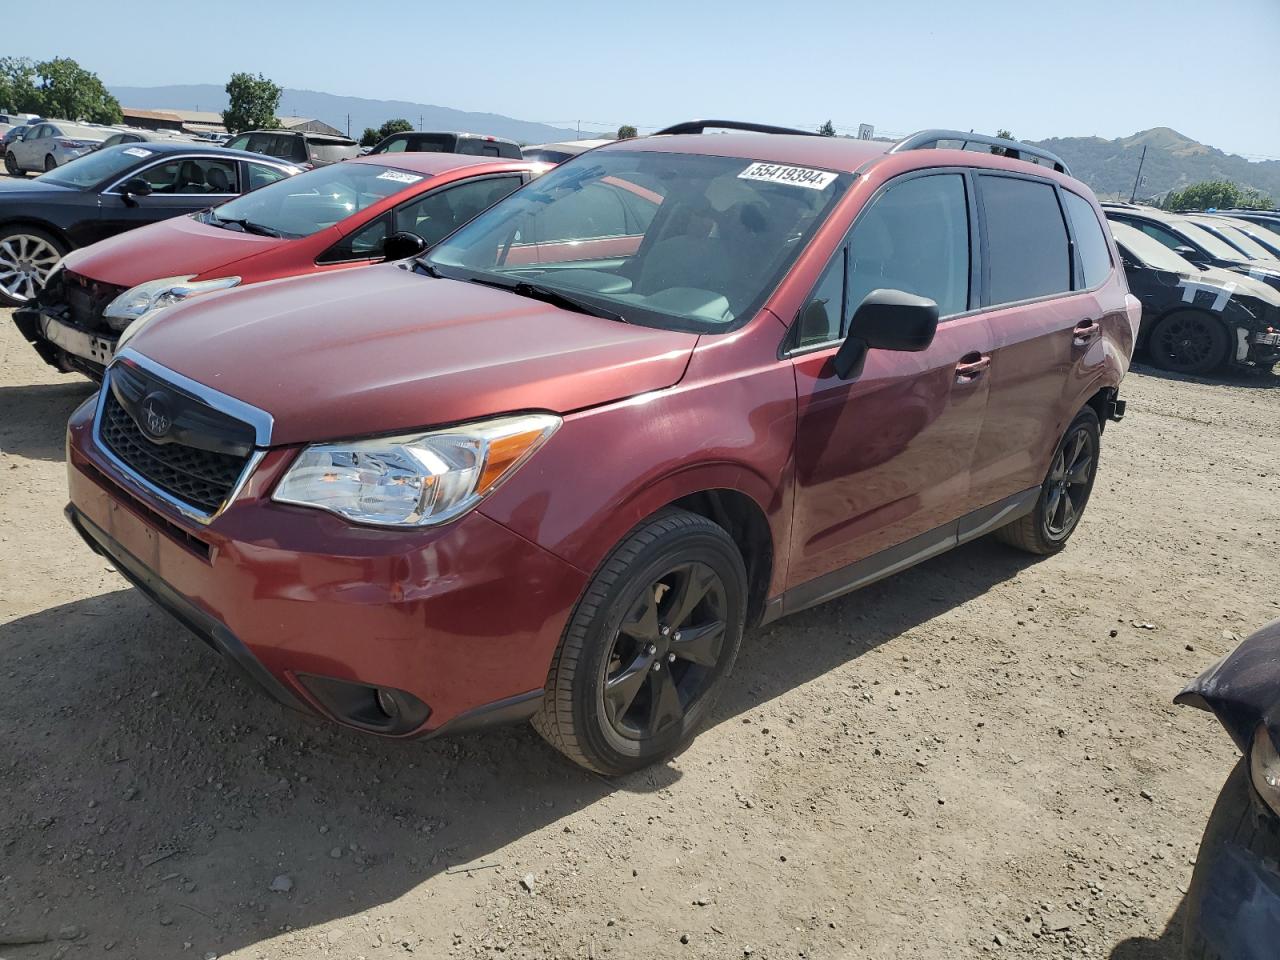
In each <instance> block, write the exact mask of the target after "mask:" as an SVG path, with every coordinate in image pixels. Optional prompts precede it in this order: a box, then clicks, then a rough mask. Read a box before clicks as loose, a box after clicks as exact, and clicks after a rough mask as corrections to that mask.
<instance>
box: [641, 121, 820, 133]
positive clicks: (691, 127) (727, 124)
mask: <svg viewBox="0 0 1280 960" xmlns="http://www.w3.org/2000/svg"><path fill="white" fill-rule="evenodd" d="M708 128H711V129H713V130H746V131H748V132H749V133H784V134H791V135H793V136H800V137H816V136H818V133H817V131H815V130H793V129H792V128H791V127H774V126H770V125H769V124H767V123H744V122H743V121H741V120H686V121H685V122H684V123H677V124H673V125H672V126H669V127H663V128H662V129H661V130H659V131H658V132H657V133H655V134H654V136H655V137H660V136H662V135H663V134H676V133H705V132H706V131H707V129H708Z"/></svg>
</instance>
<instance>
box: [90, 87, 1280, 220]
mask: <svg viewBox="0 0 1280 960" xmlns="http://www.w3.org/2000/svg"><path fill="white" fill-rule="evenodd" d="M110 90H111V92H112V94H114V95H115V97H116V99H117V100H119V101H120V103H121V104H123V105H124V106H127V107H139V108H147V107H150V108H155V109H161V110H163V109H170V110H212V111H218V110H223V109H225V108H226V106H227V94H226V91H225V90H224V89H223V88H222V87H221V86H219V85H218V84H213V83H195V84H183V85H176V86H165V87H121V86H112V87H111V88H110ZM280 114H281V115H282V116H289V115H294V116H299V117H309V118H312V119H316V120H323V121H324V122H325V123H328V124H330V125H332V126H334V127H337V128H338V129H339V130H346V129H347V118H348V116H350V129H351V134H352V136H354V137H357V138H359V136H360V134H361V132H362V131H363V130H364V128H365V127H379V126H381V125H382V124H383V123H385V122H386V121H387V120H392V119H394V118H396V117H403V118H404V119H405V120H408V121H409V122H410V123H412V124H413V125H414V126H415V127H421V129H423V130H465V131H469V132H471V133H488V134H492V135H493V136H498V137H508V138H510V139H512V140H515V141H517V142H518V143H547V142H550V141H556V140H572V139H575V138H576V137H577V136H578V133H577V131H576V130H573V129H569V128H564V127H554V126H549V125H547V124H545V123H531V122H530V121H527V120H517V119H515V118H514V117H508V116H504V115H502V114H499V113H472V112H468V111H466V110H454V109H452V108H450V107H440V106H435V105H433V104H428V103H413V102H410V101H408V100H367V99H365V98H363V97H342V96H338V95H336V94H332V93H319V92H317V91H315V90H294V89H292V88H288V87H286V88H285V90H284V94H283V96H282V97H281V98H280ZM583 135H586V136H590V135H598V134H588V133H587V131H583ZM1038 145H1039V146H1042V147H1046V148H1047V149H1049V150H1052V151H1053V152H1054V153H1056V154H1058V155H1059V156H1061V157H1062V159H1063V160H1065V161H1066V162H1067V165H1068V166H1070V167H1071V172H1072V173H1073V174H1074V175H1075V176H1076V177H1078V178H1079V179H1081V180H1083V181H1084V182H1085V183H1087V184H1089V186H1091V187H1093V189H1094V191H1095V192H1097V194H1098V195H1099V196H1101V197H1103V198H1104V199H1105V198H1114V197H1124V198H1125V199H1128V197H1129V191H1130V190H1132V189H1133V179H1134V176H1135V175H1136V174H1137V172H1138V158H1139V157H1140V156H1141V155H1142V148H1143V146H1146V147H1147V159H1146V162H1145V164H1144V165H1143V168H1142V175H1143V176H1144V177H1146V178H1147V179H1146V183H1145V184H1144V185H1142V186H1141V187H1139V188H1138V196H1139V197H1155V196H1161V195H1163V194H1165V193H1167V192H1168V191H1170V190H1174V189H1179V188H1181V187H1185V186H1187V185H1188V184H1192V183H1198V182H1199V181H1201V180H1230V181H1232V182H1234V183H1237V184H1240V185H1241V186H1246V187H1255V188H1257V189H1258V190H1261V191H1263V192H1264V193H1267V194H1270V195H1271V196H1272V197H1273V198H1274V199H1275V201H1276V203H1277V206H1280V160H1264V161H1259V162H1251V161H1249V160H1246V159H1245V158H1244V157H1240V156H1236V155H1235V154H1230V153H1223V152H1222V151H1221V150H1218V149H1216V148H1215V147H1210V146H1206V145H1205V144H1203V143H1199V142H1197V141H1195V140H1192V139H1191V138H1190V137H1187V136H1184V135H1183V134H1181V133H1178V131H1176V130H1171V129H1170V128H1169V127H1155V128H1153V129H1151V130H1142V131H1140V132H1138V133H1135V134H1134V135H1133V136H1131V137H1120V138H1119V139H1116V140H1104V139H1102V138H1101V137H1052V138H1050V139H1048V140H1041V141H1038Z"/></svg>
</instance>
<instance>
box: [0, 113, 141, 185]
mask: <svg viewBox="0 0 1280 960" xmlns="http://www.w3.org/2000/svg"><path fill="white" fill-rule="evenodd" d="M118 132H119V131H117V130H116V129H115V128H114V127H101V126H98V125H97V124H85V123H69V122H68V121H66V120H44V121H42V122H40V123H37V124H33V125H31V126H29V127H27V129H26V130H25V131H24V132H23V133H22V134H21V135H19V136H18V137H15V138H14V139H13V140H11V141H10V142H9V144H8V146H6V147H5V153H4V166H5V169H6V170H8V171H9V173H10V175H12V176H15V177H20V176H23V175H25V174H26V173H28V172H35V173H43V172H44V171H46V170H52V169H53V168H54V167H60V166H62V164H64V163H66V162H67V161H68V160H74V159H76V157H83V156H84V155H85V154H86V153H89V152H90V151H91V150H94V149H96V148H97V147H98V146H100V145H101V144H102V142H103V141H104V140H106V139H107V138H108V137H110V136H111V135H112V134H114V133H118Z"/></svg>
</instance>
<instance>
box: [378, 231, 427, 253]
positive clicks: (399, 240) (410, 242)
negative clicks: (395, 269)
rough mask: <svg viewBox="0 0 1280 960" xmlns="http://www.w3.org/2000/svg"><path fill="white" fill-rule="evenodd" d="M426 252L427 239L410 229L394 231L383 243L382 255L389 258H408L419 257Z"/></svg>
mask: <svg viewBox="0 0 1280 960" xmlns="http://www.w3.org/2000/svg"><path fill="white" fill-rule="evenodd" d="M426 252H427V241H425V240H423V239H422V238H421V237H420V236H418V235H417V234H416V233H410V232H409V231H408V230H402V231H401V232H400V233H393V234H392V235H391V236H389V237H388V238H387V240H386V243H384V244H383V245H382V255H383V256H384V257H386V258H387V259H388V260H407V259H408V258H409V257H418V256H421V255H422V254H424V253H426Z"/></svg>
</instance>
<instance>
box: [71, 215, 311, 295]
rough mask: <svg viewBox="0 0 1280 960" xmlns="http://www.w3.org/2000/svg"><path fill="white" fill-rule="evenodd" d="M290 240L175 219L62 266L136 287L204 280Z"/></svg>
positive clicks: (98, 246)
mask: <svg viewBox="0 0 1280 960" xmlns="http://www.w3.org/2000/svg"><path fill="white" fill-rule="evenodd" d="M288 242H289V241H288V240H284V239H281V238H279V237H260V236H258V235H256V234H252V233H241V232H240V231H239V230H223V229H222V228H220V227H211V226H209V225H208V224H204V223H198V222H196V221H195V220H193V219H192V218H191V217H174V218H173V219H171V220H161V221H160V222H159V223H153V224H149V225H148V226H145V227H139V228H138V229H137V230H129V231H126V232H125V233H121V234H118V235H117V236H114V237H109V238H107V239H106V240H100V241H98V242H97V243H95V244H92V245H91V246H88V247H85V248H83V249H81V250H76V251H74V252H72V253H69V254H68V255H67V257H66V259H65V260H64V261H63V262H64V264H65V265H66V268H67V269H68V270H70V271H72V272H73V273H78V274H80V276H82V277H88V278H89V279H91V280H97V281H98V282H99V283H111V284H115V285H116V286H120V287H133V286H137V285H138V284H139V283H145V282H146V281H148V280H159V279H160V278H161V277H199V276H201V275H202V274H205V273H208V272H210V271H212V270H216V269H217V268H218V267H221V266H230V265H231V264H233V263H235V262H236V261H238V260H243V259H244V258H245V257H251V256H254V255H255V254H258V253H262V252H264V251H266V250H272V249H275V248H276V247H279V246H282V245H283V244H286V243H288ZM221 275H225V274H220V276H221ZM233 275H234V274H233ZM206 279H210V280H212V279H214V278H213V277H208V278H206Z"/></svg>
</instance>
